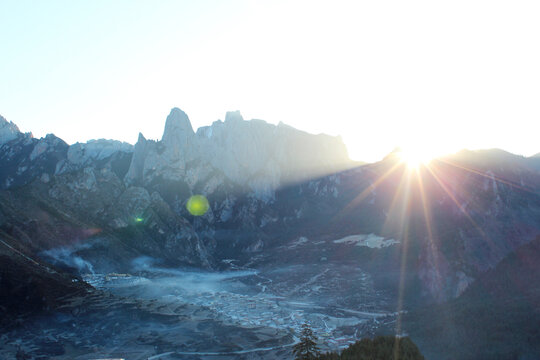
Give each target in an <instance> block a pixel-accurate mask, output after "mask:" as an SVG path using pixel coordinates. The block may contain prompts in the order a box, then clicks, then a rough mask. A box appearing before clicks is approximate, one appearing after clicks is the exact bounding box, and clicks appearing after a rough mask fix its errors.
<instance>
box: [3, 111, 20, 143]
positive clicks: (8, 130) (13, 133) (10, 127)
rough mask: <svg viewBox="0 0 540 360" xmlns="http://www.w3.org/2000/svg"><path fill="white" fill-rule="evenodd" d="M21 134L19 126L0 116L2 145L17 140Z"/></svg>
mask: <svg viewBox="0 0 540 360" xmlns="http://www.w3.org/2000/svg"><path fill="white" fill-rule="evenodd" d="M20 133H21V131H20V130H19V128H18V127H17V125H15V124H14V123H13V122H12V121H7V120H6V118H4V117H3V116H2V115H0V145H2V144H5V143H7V142H8V141H11V140H13V139H15V138H17V136H18V135H19V134H20Z"/></svg>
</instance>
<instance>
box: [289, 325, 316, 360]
mask: <svg viewBox="0 0 540 360" xmlns="http://www.w3.org/2000/svg"><path fill="white" fill-rule="evenodd" d="M293 354H294V358H295V359H296V360H311V359H316V358H317V357H318V356H319V347H318V346H317V337H316V336H315V335H313V331H312V330H311V328H310V327H309V325H308V324H306V323H304V325H302V335H300V342H299V343H298V344H296V345H294V347H293Z"/></svg>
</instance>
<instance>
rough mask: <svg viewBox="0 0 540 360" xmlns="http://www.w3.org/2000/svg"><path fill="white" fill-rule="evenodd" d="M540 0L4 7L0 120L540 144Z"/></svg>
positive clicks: (376, 150) (68, 136)
mask: <svg viewBox="0 0 540 360" xmlns="http://www.w3.org/2000/svg"><path fill="white" fill-rule="evenodd" d="M538 19H540V2H539V1H536V0H534V1H520V0H512V1H496V0H491V1H474V0H467V1H459V0H458V1H456V0H453V1H433V0H429V1H384V0H381V1H348V2H346V1H325V2H319V1H313V0H309V1H292V0H288V1H276V0H273V1H264V2H263V1H232V0H228V1H205V0H197V1H165V0H159V1H155V0H148V1H136V0H127V1H121V0H114V1H110V0H105V1H98V0H92V1H72V0H66V1H52V0H49V1H24V0H1V1H0V114H2V115H3V116H4V117H6V118H7V119H8V120H11V121H13V122H15V123H16V124H17V125H19V127H20V128H21V130H22V131H32V132H33V133H34V135H35V136H36V137H41V136H44V135H45V134H47V133H50V132H52V133H55V134H56V135H57V136H60V137H61V138H63V139H64V140H66V141H67V142H68V143H73V142H76V141H86V140H88V139H92V138H114V139H118V140H123V141H127V142H130V143H134V142H135V141H136V139H137V135H138V133H139V131H140V132H142V133H143V134H144V135H145V136H146V137H147V138H154V139H157V138H161V135H162V132H163V128H164V125H165V118H166V116H167V114H168V113H169V111H170V109H171V108H172V107H174V106H177V107H180V108H181V109H183V110H184V111H186V112H187V114H188V115H189V116H190V119H191V121H192V124H193V127H194V128H198V127H199V126H204V125H209V124H211V123H212V122H213V121H215V120H217V119H223V118H224V115H225V112H226V111H228V110H240V111H241V112H242V114H243V115H244V118H246V119H251V118H259V119H264V120H266V121H268V122H270V123H275V124H277V123H278V122H279V121H283V122H285V123H287V124H289V125H292V126H294V127H296V128H299V129H302V130H306V131H309V132H312V133H320V132H324V133H327V134H331V135H341V136H342V138H343V140H344V141H345V143H346V144H347V146H348V148H349V153H350V155H351V157H352V158H355V159H358V160H367V161H374V160H378V159H380V158H382V157H383V156H384V155H386V154H387V153H388V152H390V151H391V150H392V149H393V148H394V147H395V146H402V147H404V148H414V149H422V151H426V152H428V153H429V154H433V155H438V154H441V153H445V152H452V151H457V150H459V149H461V148H470V149H477V148H492V147H499V148H503V149H505V150H508V151H511V152H514V153H518V154H523V155H527V156H528V155H532V154H534V153H537V152H540V141H538V138H539V135H540V65H539V64H540V21H538Z"/></svg>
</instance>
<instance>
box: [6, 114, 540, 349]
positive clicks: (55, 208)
mask: <svg viewBox="0 0 540 360" xmlns="http://www.w3.org/2000/svg"><path fill="white" fill-rule="evenodd" d="M0 188H1V189H2V190H1V191H0V240H2V243H0V256H1V257H2V259H5V261H1V262H0V285H1V291H2V294H3V296H2V297H1V300H2V301H1V302H0V310H4V311H5V312H10V313H13V311H20V312H25V311H28V310H31V309H34V308H39V309H45V308H53V307H54V306H55V304H57V301H56V300H55V299H58V298H59V297H60V296H61V295H65V294H71V293H74V292H80V291H92V290H91V289H89V288H87V287H85V286H84V285H83V284H79V281H80V279H79V278H77V276H78V274H80V273H84V272H89V271H92V270H95V271H100V272H103V273H107V272H122V271H127V270H128V269H129V266H130V264H131V262H132V261H133V259H135V258H137V257H140V256H149V257H152V258H156V259H159V261H161V262H162V265H163V266H194V267H199V268H206V269H216V270H219V269H223V261H222V260H226V259H235V260H236V261H237V262H238V263H239V264H250V265H251V266H255V265H262V264H264V266H274V265H275V266H277V265H278V264H283V263H286V262H287V261H291V259H294V261H306V262H309V261H319V260H318V259H321V258H324V259H327V261H334V262H342V261H350V262H354V261H356V262H358V263H359V264H360V265H361V266H362V267H364V268H365V269H367V270H369V271H370V273H371V274H372V275H373V279H374V285H375V287H376V288H380V289H384V290H385V291H388V292H390V293H393V294H394V295H395V299H396V305H397V303H398V299H399V298H402V299H403V301H404V305H403V306H404V307H406V308H407V309H418V308H420V307H422V306H425V305H427V304H437V303H445V302H447V301H458V300H459V299H465V300H459V301H468V300H466V299H469V298H471V296H473V295H471V294H474V291H476V290H474V289H475V287H472V286H473V284H483V283H484V282H485V281H487V280H485V279H486V276H488V277H489V275H486V274H493V271H502V270H493V269H496V268H498V266H503V264H507V265H504V266H509V267H512V266H513V265H512V263H511V262H510V263H507V262H506V263H505V262H502V261H503V259H505V258H508V256H515V255H513V254H517V253H516V252H515V251H516V249H524V246H527V245H526V244H528V243H530V242H531V241H533V240H534V239H536V238H537V236H538V235H539V234H540V157H539V156H538V155H536V156H533V157H529V158H526V157H522V156H517V155H514V154H511V153H508V152H505V151H503V150H498V149H492V150H481V151H468V150H463V151H461V152H458V153H457V154H454V155H448V156H445V157H441V158H439V159H435V160H433V161H432V162H431V163H430V165H429V166H428V167H421V168H420V169H419V170H411V169H409V168H408V167H407V165H406V164H404V163H401V162H400V160H399V159H397V158H396V157H395V156H388V157H386V158H385V159H384V160H383V161H380V162H377V163H373V164H365V165H360V164H358V163H355V162H352V161H351V160H349V158H348V155H347V150H346V148H345V145H344V144H343V142H342V141H341V139H340V138H338V137H331V136H327V135H310V134H307V133H305V132H302V131H299V130H296V129H294V128H291V127H289V126H287V125H284V124H279V125H277V126H274V125H270V124H268V123H266V122H264V121H261V120H251V121H245V120H243V119H242V117H241V116H240V114H239V113H238V112H231V113H228V114H227V116H226V118H225V121H217V122H215V123H214V124H212V125H211V126H208V127H203V128H200V129H198V130H197V132H194V131H193V129H192V127H191V124H190V122H189V119H188V117H187V115H186V114H185V113H184V112H182V111H181V110H179V109H177V108H175V109H173V110H172V111H171V113H170V115H169V116H168V117H167V120H166V124H165V131H164V134H163V137H162V139H161V140H160V141H153V140H147V139H146V138H145V137H144V136H143V135H142V134H141V135H140V136H139V140H138V142H137V144H135V146H132V145H129V144H126V143H121V142H118V141H114V140H95V141H90V142H87V143H84V144H80V143H77V144H74V145H71V146H70V145H68V144H66V143H65V142H64V141H63V140H61V139H59V138H58V137H56V136H54V135H52V134H50V135H47V136H46V137H45V138H42V139H35V138H33V137H32V136H31V134H23V133H21V132H20V131H19V130H18V128H17V126H16V125H15V124H13V123H9V122H7V121H6V120H5V119H3V118H0ZM193 194H203V195H205V196H206V197H207V198H208V200H209V203H210V209H209V211H208V212H207V213H206V214H205V215H204V216H201V217H193V216H191V215H190V214H189V212H188V211H187V210H186V208H185V205H186V202H187V200H188V198H189V197H190V196H191V195H193ZM357 234H376V235H378V236H380V237H382V238H387V239H390V238H391V239H396V243H397V242H399V243H397V244H394V243H392V244H394V245H392V246H388V247H385V248H381V249H375V250H374V249H369V248H365V247H362V248H361V247H358V246H355V245H353V244H350V245H349V244H347V243H344V244H343V245H342V246H343V247H344V248H347V249H349V250H347V251H343V252H340V253H339V254H338V253H332V252H330V251H331V250H330V249H328V250H327V253H325V254H321V253H319V249H320V248H319V247H317V246H316V245H315V244H317V243H321V241H328V240H332V239H341V238H344V237H346V236H350V235H357ZM298 239H306V240H305V241H304V243H305V245H304V247H303V250H302V252H300V253H299V252H298V250H294V251H289V252H284V251H283V245H284V244H289V243H291V242H292V241H298ZM340 246H341V245H340ZM520 251H521V250H520ZM323 255H324V256H323ZM505 261H509V260H505ZM516 266H517V265H516ZM13 269H17V270H16V271H14V270H13ZM43 269H49V270H47V271H46V272H43ZM516 269H517V267H516ZM508 271H511V270H508ZM22 274H24V276H23V275H22ZM37 274H42V275H40V276H37ZM497 277H499V276H498V275H497ZM24 279H30V280H31V281H30V280H28V281H26V280H24ZM534 280H538V278H536V277H535V278H533V279H532V281H534ZM41 281H43V282H47V283H49V282H51V281H52V282H54V283H55V284H57V286H56V285H55V286H52V287H51V289H52V290H48V289H47V288H46V287H45V286H36V282H37V283H40V282H41ZM14 284H16V285H14ZM486 284H487V283H486ZM474 286H480V285H474ZM486 286H487V285H486ZM489 286H493V287H496V285H489ZM30 289H34V290H32V291H31V290H30ZM400 289H401V290H400ZM403 289H404V290H403ZM468 289H469V290H468ZM400 291H401V292H402V293H400ZM63 292H64V294H62V293H63ZM474 296H476V295H474ZM479 296H480V295H479ZM22 297H26V298H32V299H35V301H37V302H40V304H45V305H42V306H41V305H40V306H39V307H34V306H33V304H34V303H33V302H32V301H31V302H29V303H28V304H29V305H28V306H27V307H26V308H24V306H23V307H21V306H20V304H17V300H16V299H19V298H22ZM456 298H457V299H458V300H453V299H456ZM39 299H42V300H39ZM471 301H472V300H471ZM14 309H15V310H14ZM17 309H18V310H17ZM418 321H420V320H418ZM419 329H420V327H419ZM419 333H420V331H419ZM418 336H425V334H424V335H418ZM413 340H415V338H414V337H413ZM415 342H416V340H415ZM420 342H421V341H420Z"/></svg>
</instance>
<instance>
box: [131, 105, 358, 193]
mask: <svg viewBox="0 0 540 360" xmlns="http://www.w3.org/2000/svg"><path fill="white" fill-rule="evenodd" d="M350 165H351V162H350V160H349V158H348V155H347V150H346V148H345V145H344V144H343V142H342V141H341V139H340V138H339V137H331V136H327V135H311V134H307V133H305V132H302V131H299V130H296V129H294V128H292V127H289V126H286V125H284V124H282V123H280V124H279V125H278V126H275V125H271V124H268V123H266V122H265V121H262V120H251V121H245V120H244V119H243V118H242V116H241V114H240V112H238V111H235V112H228V113H227V115H226V117H225V121H224V122H223V121H216V122H214V123H213V124H212V125H211V126H206V127H201V128H199V129H198V130H197V133H194V132H193V129H192V127H191V123H190V121H189V118H188V117H187V115H186V114H185V113H184V112H183V111H181V110H180V109H178V108H174V109H173V110H172V111H171V113H170V114H169V116H168V117H167V121H166V124H165V131H164V133H163V138H162V140H161V141H159V142H152V141H148V140H146V139H145V138H144V137H143V136H142V135H140V136H139V141H138V142H137V144H136V145H135V155H134V157H133V160H132V164H131V167H130V170H129V171H128V174H127V176H126V182H128V183H133V184H135V183H138V184H145V185H148V184H150V183H152V181H153V180H154V179H156V178H158V177H159V178H162V179H166V180H171V181H177V180H182V181H184V180H185V179H186V178H193V176H192V175H193V174H194V173H195V174H198V175H202V176H203V178H201V177H200V176H198V180H203V181H204V180H205V178H204V177H205V175H209V173H211V172H212V171H213V170H217V171H218V172H219V173H220V174H223V176H224V177H225V179H227V180H229V181H232V182H233V183H235V184H236V185H238V186H240V187H242V188H244V189H245V191H246V192H254V193H255V195H256V196H257V197H258V198H261V199H269V198H271V197H272V196H273V192H274V191H275V190H276V189H277V188H279V187H280V186H282V185H285V184H290V183H293V182H299V181H302V180H305V179H308V178H311V177H314V176H321V175H324V174H328V173H332V172H335V171H337V170H342V169H344V168H345V167H347V166H350ZM196 183H197V181H193V180H192V181H188V184H189V186H190V188H191V189H193V188H194V187H195V185H196Z"/></svg>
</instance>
